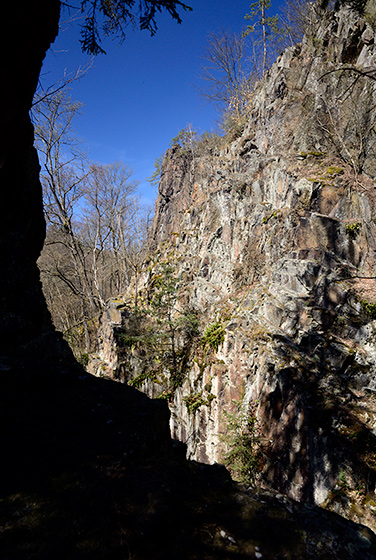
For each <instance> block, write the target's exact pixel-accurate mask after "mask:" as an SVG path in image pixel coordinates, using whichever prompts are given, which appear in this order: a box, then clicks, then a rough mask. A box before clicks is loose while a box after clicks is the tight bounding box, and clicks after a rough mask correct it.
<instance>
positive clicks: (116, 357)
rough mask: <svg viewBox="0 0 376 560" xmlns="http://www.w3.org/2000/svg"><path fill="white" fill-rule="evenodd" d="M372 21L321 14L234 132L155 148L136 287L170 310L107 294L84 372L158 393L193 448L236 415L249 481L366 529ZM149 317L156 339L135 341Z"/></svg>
mask: <svg viewBox="0 0 376 560" xmlns="http://www.w3.org/2000/svg"><path fill="white" fill-rule="evenodd" d="M371 23H372V22H371V20H370V19H367V18H366V19H363V18H361V17H359V15H358V14H357V13H356V12H354V11H352V10H351V9H350V8H348V7H343V8H341V10H339V11H337V12H335V13H326V12H325V13H321V14H320V17H319V18H318V20H317V21H316V23H314V24H313V25H312V27H311V28H310V29H309V30H308V33H307V34H306V36H305V38H304V40H303V42H302V44H299V45H296V46H294V47H291V48H289V49H287V50H286V51H285V52H284V53H283V54H282V55H281V56H280V57H279V58H278V60H277V61H276V63H275V64H274V65H273V66H272V68H271V69H270V70H269V72H268V73H267V75H266V76H265V78H264V80H263V81H262V82H261V83H260V84H259V85H258V86H257V87H256V89H255V90H254V92H253V97H252V100H251V103H250V106H249V115H248V118H247V122H246V125H245V126H244V128H243V130H242V132H241V134H240V135H239V136H238V138H236V139H235V140H233V141H232V142H228V143H227V144H226V145H222V147H221V148H217V147H214V148H212V149H206V150H202V151H201V153H200V152H199V151H196V152H194V151H191V152H190V151H189V150H188V151H187V150H186V149H183V148H182V147H181V146H180V147H179V146H175V147H174V148H172V149H170V150H168V151H167V153H166V156H165V160H164V163H163V168H162V177H161V181H160V185H159V194H158V199H157V204H156V216H155V222H154V232H153V239H154V253H153V255H152V256H151V257H150V259H149V262H148V269H147V271H146V272H144V276H143V289H142V290H141V300H142V298H143V300H144V302H145V306H147V305H149V307H150V305H153V302H154V310H155V309H156V307H155V305H156V304H155V301H156V294H157V295H158V294H159V295H158V298H159V299H158V301H159V302H160V301H161V293H162V292H161V286H162V285H164V286H166V285H168V286H170V288H171V286H174V290H170V291H169V293H171V292H173V294H174V297H175V300H174V302H173V305H172V303H171V300H170V304H171V305H170V309H173V307H174V306H175V307H174V309H175V316H176V315H178V316H179V317H180V318H182V317H183V316H184V317H185V323H184V324H183V321H182V320H181V321H180V323H179V321H177V320H176V321H175V323H174V324H173V322H172V319H171V320H170V323H169V322H168V321H167V324H168V325H169V326H168V328H167V327H166V322H165V324H164V327H163V324H162V323H161V320H160V315H159V316H157V315H156V314H154V315H153V316H152V317H151V315H150V314H149V315H144V316H142V313H138V314H137V313H135V312H134V310H132V309H131V307H130V306H129V305H128V303H129V300H128V299H127V297H125V298H123V299H122V300H117V301H113V302H111V304H110V307H109V311H108V313H109V314H110V315H111V317H109V319H107V320H106V319H105V318H103V320H102V332H101V339H100V342H99V346H98V352H97V355H96V357H95V358H94V359H93V360H92V362H91V370H92V371H93V372H95V373H96V374H101V375H102V374H104V375H110V376H112V377H116V378H119V379H121V380H123V381H127V382H130V383H132V384H134V385H136V386H138V387H140V388H142V389H143V390H144V391H146V392H147V393H148V394H149V395H151V396H159V397H160V398H166V399H167V400H168V401H169V406H170V410H171V412H172V416H171V431H172V434H173V436H174V437H176V438H177V439H180V440H181V441H184V442H185V443H186V444H187V446H188V453H189V456H190V457H193V458H195V459H197V460H200V461H204V462H208V463H214V462H218V461H219V462H220V461H221V460H223V457H224V454H225V452H226V446H228V441H227V443H226V437H224V436H225V435H226V429H227V428H226V425H227V424H226V418H228V417H229V414H230V415H231V413H234V412H235V413H237V414H239V415H240V416H241V417H242V418H243V417H244V414H245V415H246V416H248V417H249V418H252V421H253V422H254V424H253V426H254V427H253V432H254V436H255V437H254V440H253V441H254V453H255V455H256V456H257V468H256V474H255V475H254V476H255V477H256V479H257V481H258V484H259V485H261V486H266V487H269V488H272V489H275V490H277V491H280V492H282V493H283V494H285V495H287V496H289V497H292V498H294V499H296V500H300V501H304V502H308V503H315V504H320V505H322V506H324V507H327V508H329V509H332V510H334V511H336V512H339V513H341V514H342V515H344V516H346V517H348V518H350V519H354V520H357V521H362V522H363V523H366V524H368V525H369V526H371V527H375V521H374V516H375V512H376V497H375V493H374V491H375V482H376V454H375V443H376V401H375V392H376V339H375V329H376V322H375V321H376V297H375V287H376V277H375V272H374V271H375V258H376V253H375V251H376V190H375V183H374V177H375V176H376V164H375V162H376V159H375V147H376V135H375V128H374V127H375V119H376V116H375V115H376V112H375V108H374V107H375V101H376V95H375V86H376V82H375V80H374V78H375V74H374V68H375V65H376V46H375V44H374V36H375V34H374V29H373V28H372V26H371ZM173 278H174V279H175V283H174V284H171V281H172V280H171V279H173ZM162 295H163V294H162ZM165 296H166V294H164V297H165ZM165 299H166V297H165ZM166 309H167V308H166ZM187 317H190V318H191V319H190V321H191V322H190V323H189V321H188V319H187ZM192 317H195V321H196V322H195V323H194V321H192ZM187 321H188V322H187ZM152 323H153V324H154V326H157V327H158V325H159V327H158V328H159V329H162V328H165V330H166V328H167V335H166V336H167V338H168V341H169V344H170V346H169V349H168V351H167V350H166V346H164V349H163V348H162V346H163V345H162V343H161V340H160V339H159V344H160V345H162V346H161V349H160V351H159V352H157V353H154V355H152V354H151V353H150V351H149V352H148V351H147V349H148V348H149V350H150V348H151V343H150V336H149V339H148V340H149V342H148V341H147V340H146V338H145V333H148V332H149V335H150V332H151V330H152V328H151V325H152ZM178 323H179V324H178ZM188 323H189V324H188ZM193 323H194V325H193ZM148 329H149V330H148ZM154 330H155V329H154ZM193 331H195V332H193ZM154 342H155V339H154ZM108 348H111V353H112V354H111V357H109V356H108ZM167 354H168V356H167ZM166 356H167V358H169V361H168V360H167V358H166ZM166 360H167V361H166ZM220 434H222V436H221V435H220ZM223 434H224V435H223Z"/></svg>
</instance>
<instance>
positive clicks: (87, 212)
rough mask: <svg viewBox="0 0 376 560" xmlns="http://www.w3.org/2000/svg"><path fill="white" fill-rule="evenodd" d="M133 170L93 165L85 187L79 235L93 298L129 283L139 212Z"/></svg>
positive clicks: (115, 165)
mask: <svg viewBox="0 0 376 560" xmlns="http://www.w3.org/2000/svg"><path fill="white" fill-rule="evenodd" d="M132 175H133V169H132V168H130V167H127V166H126V165H124V164H122V163H113V164H110V165H97V164H94V165H92V166H91V168H90V174H89V177H88V180H87V183H86V192H85V206H84V208H83V211H82V228H83V234H84V236H85V238H86V239H87V242H88V245H89V247H90V250H91V274H92V278H93V283H94V288H95V291H96V294H97V298H98V300H99V301H100V303H101V306H102V307H103V305H104V302H105V300H106V299H108V298H109V297H111V296H113V295H115V294H116V295H117V294H119V293H121V292H122V291H124V290H125V289H126V288H127V286H128V285H129V282H130V273H129V270H128V266H127V256H128V247H129V245H130V243H131V241H132V240H133V237H134V234H135V224H136V223H137V220H138V214H139V211H140V205H139V197H138V196H137V195H136V190H137V187H138V183H137V182H136V181H132V180H131V177H132Z"/></svg>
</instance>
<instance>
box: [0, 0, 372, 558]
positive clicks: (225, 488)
mask: <svg viewBox="0 0 376 560" xmlns="http://www.w3.org/2000/svg"><path fill="white" fill-rule="evenodd" d="M59 7H60V2H59V1H57V0H56V1H54V0H37V1H35V2H24V3H21V4H20V3H15V4H12V3H9V2H8V3H7V4H6V5H4V6H2V8H1V15H2V18H1V20H0V28H1V31H2V33H1V34H0V36H1V39H0V41H1V42H2V43H1V44H2V46H3V49H2V56H3V62H4V63H3V66H2V69H3V72H4V77H5V80H4V87H3V88H2V89H1V92H0V101H1V103H0V119H1V139H0V166H1V167H0V194H1V205H0V212H1V226H0V228H1V229H0V249H1V251H0V254H1V259H2V277H1V282H0V292H1V308H0V312H1V322H0V329H1V343H0V344H1V356H0V372H1V375H0V401H1V402H0V405H1V406H0V415H1V421H0V425H1V430H0V432H1V433H0V443H1V450H2V461H1V465H0V471H1V472H0V495H1V507H0V548H1V554H2V558H4V560H5V559H12V560H17V559H20V560H21V559H22V560H25V559H30V560H31V559H33V558H38V560H43V559H45V560H49V559H51V558H56V559H58V558H71V559H79V558H80V559H81V558H90V559H92V560H93V559H95V558H98V559H99V558H102V559H103V558H120V557H121V558H134V559H140V560H142V559H146V558H153V560H158V559H164V560H165V559H168V558H174V559H176V558H181V559H187V560H188V559H192V560H193V559H194V558H198V557H199V558H201V559H203V560H214V559H216V558H218V557H235V556H236V557H237V558H249V557H250V556H252V557H253V556H254V557H256V558H265V559H270V560H276V559H279V558H281V559H284V558H291V557H292V555H298V556H299V558H302V559H307V560H308V559H310V558H317V557H318V556H321V557H322V558H333V560H334V559H335V558H338V557H342V558H345V557H346V558H348V559H349V560H351V559H354V560H355V559H358V558H360V557H361V558H364V559H365V560H371V559H372V558H375V556H376V542H375V536H374V534H373V533H372V532H371V531H370V530H368V529H367V528H365V527H362V526H360V525H357V524H355V523H351V522H344V521H343V519H341V518H340V517H339V516H337V515H335V514H332V513H329V512H323V511H321V510H319V509H318V508H316V507H310V508H307V507H306V506H304V505H303V504H298V503H296V502H293V501H291V500H289V499H287V498H285V497H284V496H282V495H281V494H278V493H272V492H269V493H263V494H260V495H258V494H257V493H246V492H243V491H241V490H240V489H239V488H238V487H236V486H235V485H234V484H233V483H232V482H231V480H230V479H229V477H228V476H227V473H226V472H224V469H223V468H221V467H220V466H208V465H199V464H196V463H193V462H190V463H189V462H187V461H186V460H185V457H184V454H185V453H184V446H183V452H182V446H181V445H176V444H174V443H173V442H172V441H171V439H170V437H169V430H168V409H167V405H166V404H165V403H161V402H156V401H150V399H148V398H147V397H146V396H145V395H142V394H141V393H139V392H137V391H135V390H133V389H131V388H129V387H126V386H119V385H116V384H114V383H113V382H111V381H108V380H102V379H94V378H93V377H92V376H88V375H86V374H84V372H82V371H81V370H80V368H78V366H77V365H76V366H73V365H72V362H71V361H70V360H67V361H66V362H65V368H64V365H62V364H61V362H60V360H59V358H61V357H62V356H63V355H64V352H63V351H61V348H60V345H59V338H58V336H57V335H56V334H54V333H53V331H52V329H51V323H50V320H49V316H48V313H47V311H46V306H45V303H44V300H43V297H42V293H41V289H40V285H39V279H38V274H37V269H36V264H35V261H36V259H37V257H38V254H39V252H40V249H41V246H42V243H43V238H44V221H43V215H42V204H41V189H40V184H39V180H38V162H37V157H36V153H35V150H34V149H33V147H32V127H31V124H30V120H29V118H28V115H27V112H28V110H29V108H30V104H31V99H32V95H33V93H34V88H35V86H36V83H37V80H38V74H39V70H40V67H41V63H42V60H43V57H44V54H45V51H46V49H47V48H48V46H49V44H50V42H51V41H53V39H54V37H55V35H56V33H57V29H58V16H59ZM10 29H12V31H13V34H12V35H9V30H10ZM177 165H179V162H177ZM184 181H185V179H184ZM107 318H108V322H107V326H108V328H107V331H106V333H107V334H106V335H105V336H104V337H103V340H102V344H103V345H105V344H106V341H107V343H108V342H110V341H111V337H114V336H118V335H119V333H120V331H121V329H122V328H123V326H124V325H123V323H124V321H127V322H128V327H129V325H130V324H131V323H132V315H131V314H130V313H129V312H128V313H127V312H125V311H124V309H123V310H121V304H120V302H117V303H115V302H114V303H113V309H112V310H110V311H109V313H108V314H107ZM110 327H111V328H110ZM106 337H107V338H106ZM5 354H6V355H5ZM51 356H52V357H53V359H52V360H51ZM48 357H49V358H50V360H48ZM46 358H47V359H46ZM117 360H118V356H117V357H116V356H114V359H113V362H112V364H111V367H112V368H113V369H115V371H116V368H117V365H118V364H117ZM271 534H273V539H271V538H270V535H271ZM323 536H324V538H323Z"/></svg>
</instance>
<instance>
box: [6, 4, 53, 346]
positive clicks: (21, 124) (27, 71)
mask: <svg viewBox="0 0 376 560" xmlns="http://www.w3.org/2000/svg"><path fill="white" fill-rule="evenodd" d="M59 13H60V2H59V1H58V0H38V1H36V2H28V3H25V2H24V3H23V4H22V8H20V6H19V4H18V3H15V4H12V3H9V2H8V3H7V4H6V5H4V6H3V7H2V8H1V23H0V36H1V39H0V41H1V52H2V53H3V54H2V59H1V68H2V76H3V78H2V79H3V84H4V86H3V87H2V88H1V92H0V131H1V134H0V212H1V219H0V255H1V265H2V267H1V278H0V298H1V302H0V334H1V336H0V355H5V354H9V353H12V352H14V353H15V354H16V355H17V354H19V352H20V351H21V350H22V351H23V352H24V351H25V352H26V349H28V351H29V352H31V353H33V352H34V353H35V351H36V350H37V349H41V348H43V350H42V353H43V352H45V353H47V352H48V351H49V350H50V351H51V352H52V353H54V354H55V356H57V354H58V346H59V343H58V342H57V341H58V339H57V337H56V336H55V335H54V334H53V333H52V330H53V329H52V324H51V320H50V317H49V314H48V311H47V307H46V304H45V301H44V297H43V294H42V290H41V285H40V282H39V272H38V269H37V265H36V260H37V258H38V256H39V254H40V251H41V249H42V246H43V242H44V235H45V223H44V217H43V205H42V189H41V185H40V182H39V163H38V157H37V153H36V150H35V148H34V147H33V141H34V135H33V127H32V124H31V121H30V117H29V110H30V107H31V104H32V99H33V95H34V92H35V89H36V87H37V83H38V79H39V73H40V70H41V67H42V62H43V59H44V56H45V53H46V51H47V49H48V48H49V46H50V44H51V42H53V41H54V39H55V37H56V35H57V32H58V22H59ZM10 29H12V32H11V33H10ZM47 339H48V342H47ZM44 341H46V342H44Z"/></svg>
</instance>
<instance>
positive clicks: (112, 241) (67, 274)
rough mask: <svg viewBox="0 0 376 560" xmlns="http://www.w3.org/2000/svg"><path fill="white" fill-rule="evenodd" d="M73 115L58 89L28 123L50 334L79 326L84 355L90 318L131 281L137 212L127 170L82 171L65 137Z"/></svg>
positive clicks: (82, 161) (75, 145)
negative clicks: (38, 188)
mask: <svg viewBox="0 0 376 560" xmlns="http://www.w3.org/2000/svg"><path fill="white" fill-rule="evenodd" d="M79 110H80V105H79V104H77V103H75V102H74V101H72V100H71V99H70V97H69V92H68V91H67V90H66V89H62V90H59V91H57V92H55V93H54V94H51V95H48V96H45V97H44V98H43V99H41V100H40V102H39V103H37V104H36V105H35V106H34V113H33V119H34V125H35V131H36V145H37V147H38V149H39V152H40V155H41V162H42V166H43V167H42V172H41V181H42V185H43V191H44V206H45V215H46V218H47V238H46V243H45V247H44V250H43V252H42V255H41V258H40V260H39V265H40V269H41V278H42V282H43V286H44V291H45V295H46V298H47V300H48V304H49V308H50V311H51V313H52V316H53V320H54V323H55V326H56V327H57V328H59V329H60V330H62V331H65V332H67V331H69V332H73V330H74V329H75V333H76V334H77V332H78V331H77V328H76V327H77V325H80V327H79V329H80V330H81V331H82V336H80V337H79V338H81V339H82V340H83V343H82V345H83V347H84V349H85V351H86V352H87V351H89V349H90V347H91V336H90V334H91V333H90V325H91V320H92V318H93V317H95V316H96V315H97V314H98V313H99V312H100V311H101V310H102V309H103V308H104V306H105V303H106V300H107V299H108V298H110V297H113V296H115V295H119V294H120V293H122V292H124V291H125V290H126V288H127V287H128V285H129V283H130V280H131V277H132V276H133V275H134V271H133V268H132V264H131V263H132V260H131V258H130V257H129V255H128V253H129V252H130V254H131V255H134V254H135V249H134V248H135V247H136V246H137V244H139V243H140V241H139V240H136V239H135V235H138V225H137V224H138V221H139V212H140V205H139V201H138V197H137V195H136V189H137V186H138V184H137V182H135V181H133V180H132V174H133V170H132V168H129V167H127V166H126V165H124V164H122V163H114V164H110V165H98V164H91V165H89V164H88V162H87V160H86V158H85V157H84V155H83V153H82V150H81V146H80V143H79V142H78V141H77V139H76V137H75V136H74V133H73V129H72V121H73V119H74V117H75V116H76V115H77V114H78V112H79ZM139 250H140V249H139ZM139 250H138V251H139ZM132 258H133V257H132Z"/></svg>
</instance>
